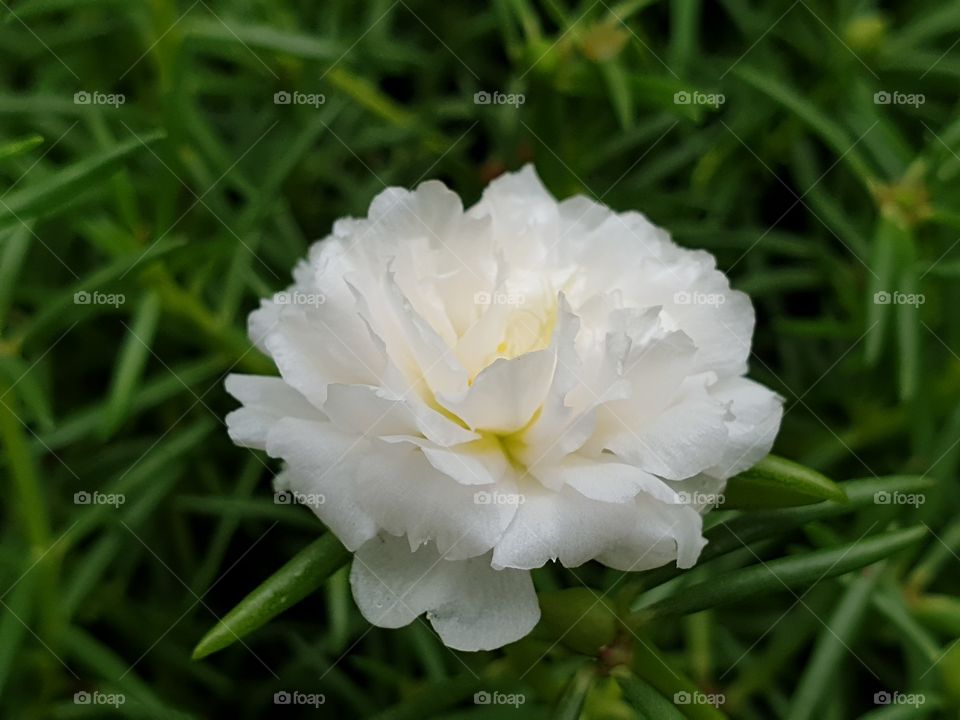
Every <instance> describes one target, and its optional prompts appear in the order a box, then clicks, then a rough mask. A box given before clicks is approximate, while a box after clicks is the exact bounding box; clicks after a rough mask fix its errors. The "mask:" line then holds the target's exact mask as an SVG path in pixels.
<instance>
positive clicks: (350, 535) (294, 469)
mask: <svg viewBox="0 0 960 720" xmlns="http://www.w3.org/2000/svg"><path fill="white" fill-rule="evenodd" d="M369 445H370V442H369V441H365V440H363V439H362V438H358V437H357V436H355V435H351V434H348V433H344V432H342V431H340V430H338V429H337V428H336V427H334V426H333V425H332V424H331V423H328V422H324V423H320V422H312V421H308V420H300V419H296V418H284V419H283V420H280V421H279V422H277V423H276V424H275V425H274V427H273V428H272V429H271V432H270V433H269V435H268V437H267V448H266V449H267V452H268V453H269V454H270V455H271V456H273V457H279V458H283V459H284V460H285V461H286V462H287V466H288V467H287V470H286V471H285V472H284V473H282V474H281V475H280V476H278V477H277V480H276V481H275V487H276V489H277V490H293V491H295V492H299V493H303V494H305V495H322V496H323V498H324V501H323V502H322V503H319V504H311V505H310V509H311V510H313V512H314V513H316V515H317V517H319V518H320V519H321V520H322V521H323V522H324V524H325V525H326V526H327V527H329V528H330V529H331V530H332V531H333V532H334V534H336V536H337V537H338V538H340V541H341V542H342V543H343V544H344V545H346V546H347V548H348V549H350V550H356V549H357V548H358V547H360V546H361V545H363V543H365V542H367V541H368V540H369V539H370V538H372V537H373V536H374V535H375V534H376V532H377V525H376V522H375V521H374V519H373V517H372V515H371V514H370V512H368V510H367V509H366V508H365V507H364V505H363V503H362V500H361V498H360V496H359V493H358V490H359V487H358V485H357V483H356V481H355V475H356V472H357V465H358V463H359V461H360V458H361V457H362V455H363V454H364V453H365V452H369Z"/></svg>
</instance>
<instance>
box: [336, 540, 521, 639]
mask: <svg viewBox="0 0 960 720" xmlns="http://www.w3.org/2000/svg"><path fill="white" fill-rule="evenodd" d="M350 584H351V586H352V588H353V596H354V599H355V600H356V602H357V606H358V607H359V608H360V612H361V613H362V614H363V616H364V617H365V618H366V619H367V620H369V621H370V622H371V623H373V624H374V625H378V626H380V627H388V628H397V627H402V626H404V625H408V624H410V623H411V622H413V621H414V619H415V618H416V617H417V616H418V615H420V614H421V613H424V612H426V613H427V619H428V620H430V623H431V624H432V625H433V628H434V629H435V630H436V631H437V633H438V634H439V635H440V639H441V640H442V641H443V643H444V644H445V645H447V646H448V647H451V648H454V649H456V650H465V651H478V650H494V649H496V648H499V647H502V646H504V645H506V644H507V643H511V642H514V641H515V640H519V639H520V638H522V637H524V636H525V635H527V633H529V632H530V631H531V630H532V629H533V627H534V625H536V624H537V622H538V621H539V619H540V607H539V605H538V604H537V596H536V593H535V592H534V588H533V582H532V581H531V579H530V573H528V572H523V571H520V570H509V569H508V570H494V569H493V568H492V567H491V566H490V558H489V555H486V556H481V557H476V558H472V559H470V560H460V561H450V560H446V559H443V558H441V556H440V555H439V554H438V553H437V551H436V549H435V548H434V547H432V546H429V545H425V546H423V547H420V548H418V549H417V550H416V551H414V552H411V551H410V549H409V547H408V546H407V543H406V542H404V541H403V539H402V538H396V537H392V536H380V537H378V538H375V539H373V540H371V541H370V542H369V543H367V544H366V545H364V546H363V547H362V548H360V550H359V551H357V554H356V555H355V557H354V561H353V567H352V569H351V571H350Z"/></svg>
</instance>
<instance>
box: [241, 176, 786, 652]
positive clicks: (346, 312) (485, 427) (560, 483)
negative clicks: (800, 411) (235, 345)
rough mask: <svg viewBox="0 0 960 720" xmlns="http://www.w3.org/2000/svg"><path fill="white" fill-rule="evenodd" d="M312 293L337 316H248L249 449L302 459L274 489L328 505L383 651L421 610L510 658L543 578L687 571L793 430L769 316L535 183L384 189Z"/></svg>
mask: <svg viewBox="0 0 960 720" xmlns="http://www.w3.org/2000/svg"><path fill="white" fill-rule="evenodd" d="M294 279H295V282H294V284H293V285H292V286H291V287H290V288H289V289H288V293H289V294H291V295H290V296H295V295H294V294H295V293H302V294H303V295H305V296H321V297H323V298H324V302H323V303H304V304H296V303H284V304H278V303H276V302H273V301H270V300H265V301H263V302H262V303H261V307H260V309H259V310H257V311H255V312H254V313H252V314H251V316H250V328H249V329H250V335H251V337H252V339H253V341H254V342H255V343H256V344H257V346H258V347H259V348H260V349H261V350H263V351H264V352H265V353H267V354H268V355H269V356H270V357H271V358H272V359H273V361H274V362H275V363H276V365H277V367H278V369H279V371H280V376H281V377H279V378H275V377H260V376H249V375H231V376H230V377H229V379H228V381H227V389H228V391H229V392H230V393H231V394H232V395H234V396H235V397H236V398H237V399H238V400H239V401H240V402H241V403H242V404H243V407H242V408H241V409H239V410H236V411H235V412H233V413H231V414H230V415H229V416H228V418H227V423H228V426H229V430H230V436H231V437H232V438H233V439H234V441H235V442H237V443H238V444H240V445H244V446H247V447H253V448H260V449H264V450H266V452H267V453H269V454H270V455H271V456H273V457H276V458H281V459H282V460H283V461H284V463H285V466H284V470H283V472H282V473H281V474H280V475H279V477H278V478H277V480H276V486H277V489H278V490H291V491H294V492H298V493H305V494H316V495H322V496H323V497H324V498H325V502H324V503H322V504H317V505H316V506H314V507H312V510H313V511H314V512H315V513H316V514H317V515H318V516H319V517H320V518H321V519H322V520H323V522H324V523H326V525H327V526H328V527H329V528H330V529H331V530H332V531H333V532H334V533H336V535H337V537H338V538H340V540H341V541H342V542H343V543H344V545H346V546H347V547H348V548H349V549H350V550H352V551H355V557H354V561H353V568H352V573H351V583H352V586H353V594H354V597H355V599H356V602H357V604H358V606H359V607H360V610H361V611H362V613H363V614H364V616H365V617H366V618H367V619H368V620H370V621H371V622H372V623H374V624H376V625H380V626H382V627H391V628H392V627H400V626H402V625H406V624H408V623H410V622H412V621H413V620H414V619H415V618H416V617H417V616H418V615H419V614H421V613H424V612H426V613H427V617H428V619H429V620H430V622H431V623H432V624H433V626H434V628H435V629H436V631H437V632H438V633H439V635H440V637H441V638H442V639H443V641H444V642H445V643H446V644H447V645H449V646H450V647H454V648H459V649H463V650H479V649H491V648H496V647H499V646H501V645H503V644H505V643H508V642H512V641H514V640H517V639H519V638H521V637H523V636H524V635H525V634H526V633H528V632H529V631H530V630H531V628H532V627H533V626H534V625H535V624H536V622H537V620H538V618H539V608H538V605H537V598H536V595H535V593H534V588H533V583H532V582H531V579H530V573H529V570H531V569H532V568H538V567H540V566H542V565H544V564H545V563H547V562H550V561H553V560H559V561H560V562H561V563H563V564H564V565H566V566H569V567H573V566H577V565H580V564H582V563H584V562H586V561H588V560H597V561H598V562H601V563H603V564H605V565H608V566H610V567H613V568H617V569H621V570H644V569H648V568H652V567H656V566H659V565H663V564H665V563H668V562H671V561H676V562H677V564H678V565H679V566H680V567H690V566H692V565H693V564H694V563H695V562H696V560H697V557H698V555H699V553H700V550H701V549H702V547H703V545H704V540H703V537H702V534H701V527H702V517H701V515H702V513H703V512H704V511H705V510H706V509H707V508H704V507H701V506H696V505H691V504H689V503H685V502H683V499H684V498H689V497H705V496H713V495H716V494H717V493H719V492H721V491H722V489H723V485H724V481H725V480H726V479H727V478H728V477H730V476H731V475H733V474H734V473H737V472H740V471H741V470H743V469H745V468H747V467H749V466H750V465H752V464H753V463H755V462H756V461H758V460H759V459H760V458H762V457H763V456H764V455H765V454H766V453H767V452H768V451H769V449H770V446H771V444H772V443H773V439H774V436H775V435H776V432H777V430H778V428H779V425H780V419H781V415H782V403H781V400H780V398H778V397H777V396H776V395H775V394H774V393H772V392H771V391H769V390H768V389H766V388H765V387H763V386H761V385H759V384H757V383H755V382H752V381H750V380H748V379H746V378H745V377H743V375H744V373H745V372H746V368H747V362H746V361H747V357H748V354H749V349H750V340H751V335H752V333H753V325H754V315H753V309H752V306H751V304H750V300H749V298H748V297H747V296H746V295H744V294H743V293H740V292H736V291H732V290H731V289H730V286H729V283H728V281H727V279H726V277H725V276H724V275H723V274H722V273H721V272H720V271H718V270H717V269H716V267H715V261H714V258H713V257H712V256H711V255H710V254H708V253H706V252H701V251H690V250H686V249H683V248H680V247H678V246H677V245H676V244H674V243H673V242H672V241H671V240H670V237H669V236H668V234H667V233H666V232H664V231H663V230H661V229H659V228H657V227H655V226H653V225H652V224H651V223H650V222H649V221H648V220H647V219H646V218H645V217H644V216H643V215H641V214H639V213H635V212H626V213H614V212H613V211H611V210H610V209H609V208H607V207H605V206H603V205H599V204H597V203H595V202H593V201H591V200H588V199H586V198H584V197H579V196H578V197H573V198H570V199H568V200H564V201H562V202H557V201H556V200H555V199H554V198H553V197H552V196H551V195H550V194H549V192H547V191H546V189H545V188H544V187H543V185H542V184H541V182H540V180H539V179H538V177H537V176H536V173H535V172H534V171H533V169H532V168H531V167H526V168H524V169H523V170H521V171H520V172H518V173H515V174H510V175H505V176H502V177H500V178H498V179H497V180H495V181H494V182H492V183H491V184H490V185H489V187H488V188H487V189H486V191H485V192H484V194H483V197H482V199H481V200H480V202H479V203H477V204H476V205H475V206H473V207H472V208H470V209H469V210H467V211H464V209H463V206H462V204H461V202H460V199H459V197H458V196H457V195H456V194H455V193H453V192H451V191H450V190H448V189H447V188H446V187H445V186H444V185H443V184H442V183H439V182H426V183H423V184H422V185H420V186H419V187H418V188H417V189H416V190H415V191H412V192H411V191H407V190H403V189H398V188H390V189H388V190H385V191H384V192H382V193H381V194H380V195H378V196H377V197H376V198H375V199H374V200H373V202H372V204H371V206H370V211H369V214H368V216H367V218H365V219H352V218H349V219H343V220H340V221H338V222H337V223H336V224H335V225H334V229H333V234H332V235H331V236H330V237H328V238H326V239H324V240H322V241H320V242H318V243H316V244H315V245H314V246H313V247H312V248H311V249H310V253H309V257H308V258H307V259H306V260H304V261H301V262H300V264H298V266H297V267H296V268H295V270H294ZM696 296H709V297H713V298H719V297H722V298H723V301H722V302H719V301H717V302H712V303H694V302H690V301H689V298H691V297H696ZM678 300H679V302H678ZM681 493H682V494H681ZM494 498H507V499H508V500H506V501H500V500H499V499H497V500H494Z"/></svg>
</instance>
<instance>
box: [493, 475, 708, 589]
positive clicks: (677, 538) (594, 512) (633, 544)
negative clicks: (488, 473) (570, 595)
mask: <svg viewBox="0 0 960 720" xmlns="http://www.w3.org/2000/svg"><path fill="white" fill-rule="evenodd" d="M524 498H525V500H524V502H523V503H522V504H521V505H520V506H519V508H518V509H517V514H516V516H515V517H514V519H513V522H511V523H510V527H509V528H507V531H506V532H505V533H504V534H503V537H502V538H501V539H500V542H499V543H497V547H496V548H495V549H494V552H493V564H494V566H495V567H513V568H520V569H532V568H538V567H540V566H542V565H544V564H545V563H547V562H549V561H551V560H559V561H560V562H561V563H562V564H563V565H565V566H566V567H576V566H578V565H582V564H583V563H585V562H587V561H588V560H592V559H594V558H597V559H599V560H600V561H601V562H605V563H607V564H609V565H611V566H612V567H617V568H622V569H627V568H629V569H630V570H646V569H649V568H652V567H658V566H660V565H663V564H665V563H668V562H670V561H671V560H674V559H678V564H680V566H681V567H690V566H691V565H692V564H693V563H694V562H695V561H696V557H697V556H698V555H699V553H700V548H701V547H702V546H703V540H702V538H701V536H700V528H701V523H702V519H701V517H700V515H699V514H698V513H697V512H696V511H695V510H694V509H692V508H689V507H686V506H682V505H668V504H666V503H662V502H660V501H658V500H655V499H653V498H651V497H649V496H647V495H646V494H645V493H641V494H639V495H637V497H636V498H634V500H633V502H627V503H607V502H598V501H596V500H590V499H588V498H585V497H584V496H582V495H581V494H580V493H578V492H576V491H574V490H572V489H570V488H564V489H563V490H561V491H560V492H554V491H552V490H547V489H544V488H540V487H536V486H534V487H530V488H525V493H524ZM627 559H629V562H626V560H627Z"/></svg>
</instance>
